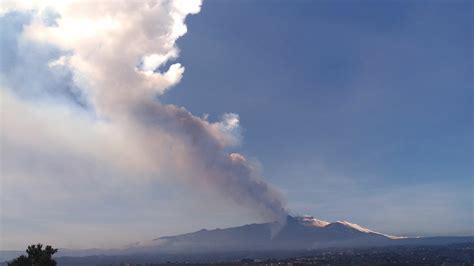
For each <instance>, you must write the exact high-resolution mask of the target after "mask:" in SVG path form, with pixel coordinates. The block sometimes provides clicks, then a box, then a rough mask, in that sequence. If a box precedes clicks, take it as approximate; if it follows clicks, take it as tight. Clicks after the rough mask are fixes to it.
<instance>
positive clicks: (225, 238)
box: [152, 216, 401, 251]
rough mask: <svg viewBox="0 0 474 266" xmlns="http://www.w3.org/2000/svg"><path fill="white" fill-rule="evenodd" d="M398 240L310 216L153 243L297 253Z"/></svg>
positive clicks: (163, 247) (171, 247)
mask: <svg viewBox="0 0 474 266" xmlns="http://www.w3.org/2000/svg"><path fill="white" fill-rule="evenodd" d="M394 239H401V237H395V236H390V235H385V234H382V233H378V232H374V231H371V230H369V229H367V228H364V227H362V226H359V225H357V224H353V223H349V222H346V221H337V222H332V223H329V222H326V221H322V220H318V219H315V218H314V217H312V216H302V217H293V216H287V218H286V222H285V223H283V224H280V223H276V222H273V223H262V224H248V225H244V226H238V227H232V228H227V229H214V230H206V229H202V230H200V231H197V232H194V233H188V234H182V235H177V236H165V237H160V238H156V239H154V240H153V241H152V242H153V243H152V246H155V247H159V248H160V249H161V250H168V251H172V250H174V251H179V250H195V251H196V250H199V251H209V250H212V251H219V250H222V251H224V250H233V251H236V250H288V249H291V250H298V249H299V250H301V249H310V248H318V247H330V246H370V245H374V246H375V245H384V244H389V243H390V242H391V240H394Z"/></svg>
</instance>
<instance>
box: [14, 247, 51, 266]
mask: <svg viewBox="0 0 474 266" xmlns="http://www.w3.org/2000/svg"><path fill="white" fill-rule="evenodd" d="M57 251H58V250H57V249H55V248H52V247H51V246H49V245H48V246H46V248H45V249H43V245H42V244H36V245H31V246H28V248H27V249H26V253H27V254H28V257H27V256H25V255H21V256H20V257H18V258H16V259H14V260H13V261H11V262H10V263H8V266H56V261H55V260H53V254H54V253H56V252H57Z"/></svg>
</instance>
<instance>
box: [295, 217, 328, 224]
mask: <svg viewBox="0 0 474 266" xmlns="http://www.w3.org/2000/svg"><path fill="white" fill-rule="evenodd" d="M295 218H296V219H297V220H298V221H299V222H300V223H301V224H303V225H306V226H315V227H325V226H326V225H328V224H329V222H326V221H323V220H318V219H316V218H314V217H313V216H310V215H303V216H299V217H295Z"/></svg>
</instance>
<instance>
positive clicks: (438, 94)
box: [0, 0, 474, 250]
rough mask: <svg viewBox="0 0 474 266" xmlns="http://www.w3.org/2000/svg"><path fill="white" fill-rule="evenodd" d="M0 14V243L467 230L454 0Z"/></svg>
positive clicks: (458, 12)
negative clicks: (303, 223)
mask: <svg viewBox="0 0 474 266" xmlns="http://www.w3.org/2000/svg"><path fill="white" fill-rule="evenodd" d="M0 29H1V32H0V49H1V50H0V55H1V58H0V59H1V60H0V63H1V66H0V98H1V102H0V104H1V105H0V111H1V120H0V133H1V134H0V152H1V154H0V155H1V156H0V159H1V165H0V175H1V182H0V186H1V187H0V193H1V196H0V199H1V206H0V240H1V241H0V250H23V249H25V248H26V246H27V245H29V244H32V243H38V242H41V243H45V244H51V245H53V246H54V247H59V248H117V247H124V246H127V245H129V244H132V243H135V242H138V241H148V240H151V239H153V238H156V237H160V236H165V235H176V234H182V233H188V232H194V231H197V230H200V229H202V228H207V229H214V228H226V227H233V226H240V225H243V224H249V223H263V222H269V221H274V220H279V219H281V217H284V215H286V214H290V215H311V216H314V217H316V218H318V219H321V220H325V221H329V222H332V221H337V220H346V221H349V222H352V223H356V224H359V225H361V226H364V227H367V228H369V229H371V230H374V231H377V232H382V233H385V234H390V235H398V236H474V209H473V207H474V206H473V204H474V197H473V195H474V193H473V192H474V183H473V182H474V181H473V165H472V159H473V153H472V152H473V150H472V148H473V147H474V142H473V141H474V140H473V138H472V136H473V133H474V132H473V123H472V122H473V112H472V111H473V105H472V99H473V98H472V84H473V80H472V73H473V60H472V59H473V58H472V44H473V43H472V3H471V2H469V1H461V0H460V1H452V2H444V1H432V2H430V1H424V2H422V3H421V2H416V3H414V2H410V1H391V2H383V3H378V2H377V3H376V2H373V1H370V0H367V1H359V2H357V3H356V2H350V1H335V2H329V1H313V2H310V1H303V0H301V1H290V0H286V1H283V0H282V1H253V0H248V1H239V2H230V1H212V0H208V1H206V0H204V1H203V2H202V3H201V1H200V0H193V1H183V0H176V1H161V0H160V1H148V2H145V1H125V0H124V1H121V0H120V1H119V0H117V1H115V2H114V1H112V2H109V1H83V2H74V1H60V0H58V1H46V2H43V3H41V1H38V2H35V1H4V2H2V4H1V5H0Z"/></svg>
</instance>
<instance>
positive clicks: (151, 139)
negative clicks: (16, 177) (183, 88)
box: [1, 0, 286, 220]
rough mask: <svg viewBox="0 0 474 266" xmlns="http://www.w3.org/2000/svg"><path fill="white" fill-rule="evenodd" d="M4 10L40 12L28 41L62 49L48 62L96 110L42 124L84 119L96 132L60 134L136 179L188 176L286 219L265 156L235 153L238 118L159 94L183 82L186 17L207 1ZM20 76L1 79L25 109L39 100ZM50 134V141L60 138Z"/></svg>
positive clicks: (15, 5) (27, 29) (19, 4)
mask: <svg viewBox="0 0 474 266" xmlns="http://www.w3.org/2000/svg"><path fill="white" fill-rule="evenodd" d="M2 8H3V10H2V11H1V12H9V11H12V10H20V11H22V10H23V11H25V10H26V11H28V12H32V14H34V15H33V18H32V19H31V21H30V22H29V23H28V24H27V25H25V26H24V28H23V32H22V38H23V39H24V40H25V41H27V42H31V43H39V44H47V45H50V46H54V47H57V48H58V49H59V50H60V51H63V53H61V54H60V55H59V56H57V57H56V58H54V59H53V60H50V62H48V67H49V69H50V70H51V71H53V72H54V71H59V70H61V71H64V70H67V71H69V72H70V73H71V77H72V81H73V83H74V85H75V86H76V87H77V88H78V90H79V93H78V94H80V95H81V96H82V97H83V98H84V99H85V102H87V103H88V106H90V110H89V112H91V113H93V114H94V116H95V118H94V119H89V118H88V119H78V118H75V119H71V117H73V116H74V115H71V116H60V117H57V118H55V119H46V120H47V121H44V122H43V123H44V124H43V125H42V126H43V127H50V128H58V127H59V126H60V125H59V124H61V123H63V124H67V125H70V124H75V126H74V128H81V129H82V130H84V131H88V132H87V133H84V132H81V130H79V131H75V132H70V131H69V129H67V128H65V129H62V131H61V132H68V133H70V134H71V135H74V136H75V137H71V138H70V139H69V138H63V137H61V138H60V139H59V140H58V142H60V141H62V142H63V143H62V144H64V145H69V147H70V148H71V149H75V150H76V151H77V153H80V152H84V153H87V154H90V155H91V156H92V157H93V158H97V159H98V160H100V161H103V162H106V164H108V165H111V167H117V168H120V169H121V170H123V171H124V172H128V173H129V174H130V175H144V176H145V175H146V176H150V175H151V176H166V173H173V174H172V176H175V177H176V178H178V179H180V181H183V182H185V183H188V184H190V185H192V186H193V187H198V188H199V187H201V188H203V189H204V188H210V189H212V190H214V191H216V192H218V193H219V194H220V195H221V196H222V197H228V198H230V199H232V200H233V201H234V202H235V203H237V204H238V205H240V206H242V207H245V208H248V209H251V210H253V211H254V212H255V213H256V214H258V215H260V216H261V217H262V218H264V219H265V220H282V219H283V218H284V217H286V211H285V203H284V200H283V197H282V195H281V194H280V193H279V192H278V191H277V190H276V189H275V188H274V187H273V186H271V185H270V184H269V183H267V182H266V181H265V180H264V179H263V177H262V175H261V173H260V171H259V167H258V165H257V164H256V162H253V161H252V160H249V159H247V158H245V157H244V156H243V155H242V154H239V153H235V152H231V150H232V148H233V147H235V146H238V145H239V144H240V140H241V135H240V125H239V116H238V115H237V114H233V113H228V114H224V115H223V116H222V119H221V120H220V121H217V122H210V121H208V120H207V119H204V118H200V117H197V116H194V115H193V114H191V113H190V112H189V111H187V110H186V109H185V108H183V107H178V106H176V105H171V104H162V103H160V102H159V100H157V97H156V96H160V95H162V94H163V93H165V92H166V91H167V90H169V89H170V88H172V87H173V86H174V85H176V84H178V83H179V81H180V80H181V78H182V75H183V73H184V66H182V65H181V64H180V63H177V62H174V61H175V60H177V59H178V56H179V49H178V47H177V46H176V40H177V39H178V38H179V37H181V36H183V35H184V34H185V33H186V31H187V28H186V24H185V18H186V16H187V15H189V14H197V13H198V12H199V11H200V8H201V1H199V0H196V1H190V0H176V1H166V0H163V1H126V0H122V1H119V0H117V1H99V2H98V1H39V2H23V1H15V2H8V3H6V4H5V5H3V7H2ZM51 14H53V16H51ZM45 17H47V18H48V19H45ZM170 62H173V63H172V64H170ZM169 64H170V66H169V67H168V68H167V69H165V70H164V71H161V70H160V69H162V68H163V67H164V66H167V65H169ZM15 82H19V81H17V80H9V82H8V83H7V82H2V95H3V96H5V98H6V99H7V98H8V99H10V100H8V102H7V103H6V105H8V106H10V107H11V108H12V109H18V110H20V109H21V110H26V109H28V108H27V107H28V106H29V105H30V104H31V103H30V102H27V101H22V100H21V99H20V100H19V99H16V98H15V97H16V96H12V95H14V93H11V90H12V89H11V88H13V90H14V87H15V84H16V83H15ZM7 85H8V87H11V88H10V89H8V88H6V87H7ZM3 87H5V89H4V88H3ZM46 109H47V110H46ZM25 112H26V111H25ZM42 112H43V114H44V117H47V116H48V115H49V114H52V116H56V114H57V112H56V111H55V109H53V108H50V109H48V108H44V110H43V111H42ZM73 113H74V112H73ZM6 119H7V120H8V121H13V120H14V119H15V117H13V116H11V117H9V116H8V115H6ZM79 120H80V121H79ZM51 121H55V123H54V124H50V123H51ZM57 121H59V122H57ZM6 124H7V125H10V126H3V128H2V131H3V132H4V133H5V134H4V135H3V136H2V138H4V139H8V138H10V139H9V141H11V140H13V139H15V140H17V141H18V142H21V141H22V140H21V139H19V138H21V136H18V135H17V134H16V133H17V131H19V130H24V129H25V128H24V127H23V126H22V125H21V121H20V122H11V123H10V124H8V123H6ZM25 124H27V123H25ZM42 133H43V135H45V136H46V137H45V138H49V139H54V138H55V137H57V134H60V133H58V132H56V131H54V130H51V131H45V132H42ZM86 135H87V136H86ZM41 136H42V134H38V138H40V137H41ZM2 141H4V140H2ZM38 142H41V140H38ZM71 142H78V143H80V144H77V143H76V144H71ZM58 145H59V144H58ZM124 154H127V155H128V156H127V157H126V158H124ZM163 173H165V174H163Z"/></svg>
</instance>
